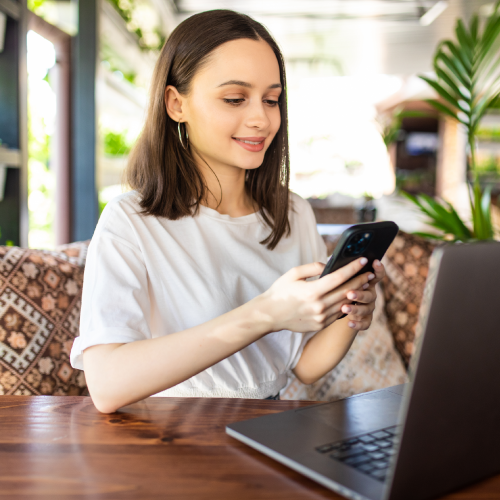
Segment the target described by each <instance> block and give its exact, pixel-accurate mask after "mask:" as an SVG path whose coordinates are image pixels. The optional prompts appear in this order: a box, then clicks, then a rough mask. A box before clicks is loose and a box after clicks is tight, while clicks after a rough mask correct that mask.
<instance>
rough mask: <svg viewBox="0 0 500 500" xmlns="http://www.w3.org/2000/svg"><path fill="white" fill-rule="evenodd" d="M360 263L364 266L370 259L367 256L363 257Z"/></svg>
mask: <svg viewBox="0 0 500 500" xmlns="http://www.w3.org/2000/svg"><path fill="white" fill-rule="evenodd" d="M359 263H360V264H361V265H362V266H364V265H365V264H368V259H367V258H366V257H362V258H361V259H360V261H359Z"/></svg>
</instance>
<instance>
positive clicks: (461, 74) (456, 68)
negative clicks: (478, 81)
mask: <svg viewBox="0 0 500 500" xmlns="http://www.w3.org/2000/svg"><path fill="white" fill-rule="evenodd" d="M435 61H436V63H435V65H434V67H436V65H437V64H438V63H439V62H440V61H441V62H442V63H443V64H444V65H445V66H446V67H447V68H448V69H449V70H450V71H451V72H452V73H453V74H454V75H455V76H456V78H457V79H458V80H459V81H460V83H461V84H462V85H463V86H464V87H465V88H467V89H470V88H471V85H472V82H471V78H470V76H471V75H470V73H471V70H469V71H467V70H466V69H465V68H464V67H463V66H462V63H461V62H460V61H459V60H458V59H456V58H451V57H449V56H448V55H447V54H445V53H444V52H440V53H439V54H437V55H436V59H435Z"/></svg>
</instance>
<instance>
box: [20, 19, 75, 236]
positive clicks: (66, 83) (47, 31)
mask: <svg viewBox="0 0 500 500" xmlns="http://www.w3.org/2000/svg"><path fill="white" fill-rule="evenodd" d="M28 29H31V30H33V31H35V32H36V33H38V34H39V35H41V36H43V37H44V38H46V39H47V40H49V41H50V42H52V43H53V44H54V48H55V52H56V64H55V66H54V67H53V68H52V69H51V70H50V71H51V73H50V79H51V84H52V88H53V89H54V92H55V94H56V108H57V112H56V123H55V130H54V136H53V139H54V147H53V148H52V158H51V168H52V169H53V171H54V173H55V177H56V193H55V205H56V207H55V208H56V210H55V220H54V232H55V243H56V245H62V244H64V243H70V241H71V238H72V235H71V197H70V195H71V141H72V134H71V129H72V127H71V125H72V124H71V36H70V35H68V34H67V33H65V32H64V31H62V30H60V29H59V28H57V27H56V26H53V25H52V24H49V23H48V22H47V21H44V20H43V19H42V18H41V17H39V16H37V15H35V14H33V13H30V15H29V21H28Z"/></svg>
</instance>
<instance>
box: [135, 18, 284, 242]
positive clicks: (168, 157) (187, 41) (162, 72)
mask: <svg viewBox="0 0 500 500" xmlns="http://www.w3.org/2000/svg"><path fill="white" fill-rule="evenodd" d="M243 38H246V39H251V40H264V41H265V42H267V43H268V44H269V46H270V47H271V49H272V50H273V51H274V53H275V55H276V59H277V60H278V65H279V70H280V79H281V82H280V83H281V85H282V86H283V92H282V93H281V96H280V99H279V108H280V113H281V126H280V128H279V130H278V132H277V133H276V136H275V137H274V139H273V141H272V142H271V144H270V146H269V148H268V149H267V151H266V154H265V156H264V161H263V163H262V165H260V167H259V168H257V169H253V170H248V171H247V175H246V181H245V188H246V190H247V193H248V194H249V195H250V197H251V198H252V199H253V200H254V202H255V203H256V204H257V205H258V207H259V212H260V215H261V217H262V219H263V220H264V222H265V223H266V224H267V225H268V226H269V228H270V234H269V235H268V237H267V238H266V239H264V240H263V241H261V243H262V244H264V245H266V246H267V248H269V249H270V250H272V249H274V248H275V247H276V245H277V244H278V243H279V241H280V240H281V238H282V237H283V236H284V235H285V236H287V235H288V234H289V233H290V222H289V219H288V208H289V191H288V185H289V180H290V165H289V152H288V120H287V102H286V78H285V64H284V59H283V55H282V54H281V51H280V49H279V47H278V44H277V43H276V42H275V40H274V39H273V37H272V36H271V35H270V33H269V32H268V31H267V29H266V28H265V27H264V26H263V25H262V24H260V23H258V22H257V21H255V20H254V19H252V18H250V17H249V16H246V15H244V14H239V13H237V12H234V11H231V10H212V11H208V12H202V13H200V14H196V15H194V16H191V17H189V18H188V19H186V20H185V21H184V22H182V23H181V24H179V26H177V27H176V28H175V30H174V31H173V32H172V34H171V35H170V37H169V38H168V40H167V41H166V43H165V45H164V46H163V48H162V50H161V52H160V55H159V58H158V61H157V63H156V66H155V70H154V73H153V78H152V82H151V90H150V101H149V106H148V110H147V115H146V120H145V124H144V127H143V130H142V132H141V135H140V136H139V138H138V140H137V142H136V144H135V146H134V148H133V149H132V151H131V154H130V157H129V162H128V165H127V170H126V174H125V175H126V181H127V183H128V184H129V185H130V187H131V188H132V189H135V190H136V191H137V192H138V193H139V195H140V206H141V208H142V213H144V214H147V215H154V216H157V217H166V218H167V219H170V220H176V219H179V218H181V217H186V216H193V215H195V214H196V213H198V210H199V206H200V203H201V202H203V201H204V200H206V199H207V193H208V188H207V186H206V184H205V180H204V178H203V175H202V173H201V172H200V170H199V169H198V167H197V166H196V162H195V160H194V157H193V154H192V152H191V150H190V147H188V148H187V149H184V148H183V146H182V145H181V143H180V141H179V136H178V128H177V127H178V124H177V122H176V121H174V120H172V119H171V118H170V117H169V116H168V114H167V111H166V107H165V100H164V96H165V88H166V87H167V86H168V85H173V86H174V87H175V88H176V89H177V91H178V92H179V93H180V94H181V95H188V94H189V92H190V86H191V82H192V80H193V77H194V75H195V74H196V72H197V71H198V70H199V69H200V68H201V67H202V65H204V64H207V63H208V62H209V56H210V53H211V52H212V51H213V50H215V49H216V48H217V47H219V46H220V45H222V44H223V43H226V42H229V41H231V40H238V39H243ZM183 140H184V144H186V140H185V138H183Z"/></svg>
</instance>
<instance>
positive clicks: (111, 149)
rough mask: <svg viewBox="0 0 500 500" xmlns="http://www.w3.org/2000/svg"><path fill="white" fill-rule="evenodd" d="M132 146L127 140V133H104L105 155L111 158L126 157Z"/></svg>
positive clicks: (109, 131) (110, 131)
mask: <svg viewBox="0 0 500 500" xmlns="http://www.w3.org/2000/svg"><path fill="white" fill-rule="evenodd" d="M131 147H132V145H131V143H130V141H129V140H128V138H127V132H126V131H124V132H113V131H112V130H107V131H106V132H105V133H104V153H105V154H107V155H110V156H126V155H128V154H129V152H130V149H131Z"/></svg>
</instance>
